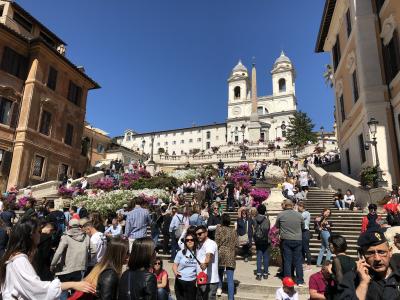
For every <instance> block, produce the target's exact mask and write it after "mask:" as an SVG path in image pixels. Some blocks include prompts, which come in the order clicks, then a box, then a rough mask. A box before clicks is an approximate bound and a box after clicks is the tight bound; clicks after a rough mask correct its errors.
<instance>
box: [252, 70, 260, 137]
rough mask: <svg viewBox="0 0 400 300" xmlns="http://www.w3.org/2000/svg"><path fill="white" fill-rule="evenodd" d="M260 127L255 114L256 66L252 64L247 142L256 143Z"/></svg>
mask: <svg viewBox="0 0 400 300" xmlns="http://www.w3.org/2000/svg"><path fill="white" fill-rule="evenodd" d="M260 131H261V125H260V121H259V119H258V113H257V73H256V64H255V63H253V67H252V69H251V115H250V124H249V140H250V142H253V143H257V142H259V140H260V136H261V133H260Z"/></svg>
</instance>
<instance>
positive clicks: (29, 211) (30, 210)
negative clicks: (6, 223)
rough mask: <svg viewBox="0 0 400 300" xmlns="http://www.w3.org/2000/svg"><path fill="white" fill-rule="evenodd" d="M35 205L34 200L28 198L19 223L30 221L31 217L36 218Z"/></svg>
mask: <svg viewBox="0 0 400 300" xmlns="http://www.w3.org/2000/svg"><path fill="white" fill-rule="evenodd" d="M35 203H36V200H35V199H34V198H29V199H28V201H27V202H26V205H25V207H24V210H25V212H24V214H23V215H22V216H21V219H20V221H21V222H22V221H26V220H30V219H31V218H33V217H36V216H37V213H36V211H35Z"/></svg>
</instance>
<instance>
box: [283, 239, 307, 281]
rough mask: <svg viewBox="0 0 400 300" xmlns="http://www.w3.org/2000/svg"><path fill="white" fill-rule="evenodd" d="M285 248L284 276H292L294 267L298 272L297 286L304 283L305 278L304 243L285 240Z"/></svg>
mask: <svg viewBox="0 0 400 300" xmlns="http://www.w3.org/2000/svg"><path fill="white" fill-rule="evenodd" d="M282 244H283V246H282V248H283V257H284V266H283V274H284V276H285V277H286V276H289V277H290V276H291V273H292V265H294V267H295V270H296V281H297V284H303V283H304V277H303V266H302V255H301V250H302V241H292V240H283V241H282Z"/></svg>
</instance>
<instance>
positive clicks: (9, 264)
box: [0, 219, 96, 300]
mask: <svg viewBox="0 0 400 300" xmlns="http://www.w3.org/2000/svg"><path fill="white" fill-rule="evenodd" d="M39 240H40V226H39V223H38V221H36V220H32V219H28V220H26V221H22V222H20V223H18V224H17V225H15V226H14V228H13V230H12V231H11V234H10V239H9V242H8V246H7V251H6V253H5V254H4V256H3V257H2V259H1V260H0V285H1V293H2V296H3V299H5V300H6V299H31V300H42V299H45V300H53V299H54V300H55V299H59V297H60V295H61V292H62V291H63V290H69V289H74V290H77V291H83V292H87V293H95V292H96V289H95V287H94V286H93V285H91V284H90V283H88V282H85V281H79V282H63V283H61V282H60V280H58V279H54V280H53V281H41V280H40V278H39V276H38V275H37V274H36V272H35V270H34V268H33V266H32V264H31V261H32V259H33V256H34V254H35V251H36V248H37V245H38V244H39Z"/></svg>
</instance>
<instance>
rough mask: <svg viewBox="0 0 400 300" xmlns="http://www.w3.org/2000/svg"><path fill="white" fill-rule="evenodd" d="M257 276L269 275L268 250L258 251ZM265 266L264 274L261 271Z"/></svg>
mask: <svg viewBox="0 0 400 300" xmlns="http://www.w3.org/2000/svg"><path fill="white" fill-rule="evenodd" d="M256 252H257V275H268V267H269V253H268V249H265V250H264V249H263V250H260V249H257V250H256ZM262 265H263V266H264V272H262V270H261V266H262Z"/></svg>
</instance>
